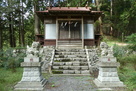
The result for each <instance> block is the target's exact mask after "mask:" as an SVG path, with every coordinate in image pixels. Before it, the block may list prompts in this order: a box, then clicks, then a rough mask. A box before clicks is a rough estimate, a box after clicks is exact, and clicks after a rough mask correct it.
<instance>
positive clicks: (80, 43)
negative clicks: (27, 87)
mask: <svg viewBox="0 0 136 91" xmlns="http://www.w3.org/2000/svg"><path fill="white" fill-rule="evenodd" d="M58 44H82V42H58Z"/></svg>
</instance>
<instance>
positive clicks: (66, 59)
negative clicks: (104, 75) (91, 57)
mask: <svg viewBox="0 0 136 91" xmlns="http://www.w3.org/2000/svg"><path fill="white" fill-rule="evenodd" d="M71 61H80V62H87V59H86V58H54V62H71Z"/></svg>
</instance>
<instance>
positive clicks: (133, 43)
mask: <svg viewBox="0 0 136 91" xmlns="http://www.w3.org/2000/svg"><path fill="white" fill-rule="evenodd" d="M126 40H127V42H128V43H130V45H129V48H130V49H133V50H134V51H136V33H134V34H131V35H130V36H127V37H126Z"/></svg>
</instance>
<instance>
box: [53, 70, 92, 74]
mask: <svg viewBox="0 0 136 91" xmlns="http://www.w3.org/2000/svg"><path fill="white" fill-rule="evenodd" d="M52 73H53V74H90V71H89V70H52Z"/></svg>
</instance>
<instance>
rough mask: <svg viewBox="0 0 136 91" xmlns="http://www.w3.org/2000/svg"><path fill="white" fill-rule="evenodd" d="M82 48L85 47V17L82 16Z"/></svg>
mask: <svg viewBox="0 0 136 91" xmlns="http://www.w3.org/2000/svg"><path fill="white" fill-rule="evenodd" d="M82 48H84V19H83V16H82Z"/></svg>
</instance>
